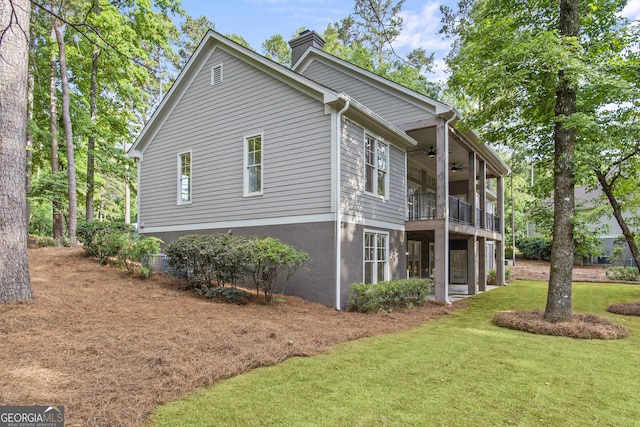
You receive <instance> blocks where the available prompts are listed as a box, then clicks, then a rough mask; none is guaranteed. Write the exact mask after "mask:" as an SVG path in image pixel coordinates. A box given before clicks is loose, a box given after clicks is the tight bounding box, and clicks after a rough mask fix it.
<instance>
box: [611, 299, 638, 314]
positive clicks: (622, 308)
mask: <svg viewBox="0 0 640 427" xmlns="http://www.w3.org/2000/svg"><path fill="white" fill-rule="evenodd" d="M607 311H609V312H611V313H616V314H624V315H627V316H640V302H629V303H620V304H612V305H610V306H609V307H607Z"/></svg>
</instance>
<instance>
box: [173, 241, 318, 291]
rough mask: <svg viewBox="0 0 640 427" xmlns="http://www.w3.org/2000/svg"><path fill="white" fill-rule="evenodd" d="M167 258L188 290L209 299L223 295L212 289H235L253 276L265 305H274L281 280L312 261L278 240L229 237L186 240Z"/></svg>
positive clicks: (176, 242)
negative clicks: (275, 288)
mask: <svg viewBox="0 0 640 427" xmlns="http://www.w3.org/2000/svg"><path fill="white" fill-rule="evenodd" d="M166 254H167V256H168V257H169V258H168V260H167V262H168V263H169V266H171V267H172V268H173V269H174V270H175V271H176V273H177V276H178V277H182V278H186V279H187V287H188V288H193V289H196V290H197V291H198V292H199V293H201V294H203V295H207V296H210V295H214V294H220V293H222V294H224V292H223V291H215V290H212V289H210V288H211V287H213V288H216V287H224V285H225V284H227V283H228V284H231V285H232V287H235V286H236V284H237V283H238V282H239V281H240V280H241V279H243V278H244V277H247V276H251V278H252V279H253V282H254V284H255V286H256V292H257V293H260V291H263V292H264V295H265V300H266V302H270V301H271V298H272V295H273V289H274V287H275V284H276V280H277V278H278V276H279V275H280V274H284V273H286V275H287V280H288V279H289V278H290V277H291V275H292V274H293V273H294V272H295V271H296V270H297V269H298V268H299V267H300V266H302V265H303V264H304V263H305V262H306V261H307V260H308V258H309V255H308V254H306V253H305V252H299V251H297V250H295V249H294V248H292V247H291V246H288V245H286V244H284V243H283V242H281V241H280V240H278V239H274V238H271V237H264V238H256V237H253V238H249V237H242V236H234V235H230V234H209V235H204V234H190V235H187V236H183V237H181V238H179V239H178V240H176V241H175V242H172V243H170V244H169V246H168V247H167V250H166ZM214 296H215V295H214ZM210 297H212V296H210ZM223 297H224V298H226V296H225V295H223Z"/></svg>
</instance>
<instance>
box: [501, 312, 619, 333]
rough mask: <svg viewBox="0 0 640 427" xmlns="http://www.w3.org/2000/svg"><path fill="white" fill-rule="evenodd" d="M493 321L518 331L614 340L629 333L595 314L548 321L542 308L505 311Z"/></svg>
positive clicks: (576, 315) (575, 315)
mask: <svg viewBox="0 0 640 427" xmlns="http://www.w3.org/2000/svg"><path fill="white" fill-rule="evenodd" d="M493 323H494V324H496V325H498V326H502V327H505V328H509V329H515V330H517V331H524V332H530V333H533V334H540V335H555V336H561V337H570V338H583V339H601V340H613V339H618V338H624V337H626V336H628V335H629V330H628V329H626V328H624V327H622V326H620V325H618V324H616V323H613V322H612V321H611V320H609V319H605V318H603V317H598V316H595V315H593V314H574V315H573V317H572V318H571V320H570V321H568V322H557V323H552V322H547V321H546V320H544V313H543V312H542V311H540V310H535V311H533V312H523V311H505V312H501V313H498V314H496V315H495V316H494V317H493Z"/></svg>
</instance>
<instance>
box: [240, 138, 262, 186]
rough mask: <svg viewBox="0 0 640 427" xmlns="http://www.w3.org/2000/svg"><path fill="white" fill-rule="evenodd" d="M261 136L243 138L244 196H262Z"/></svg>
mask: <svg viewBox="0 0 640 427" xmlns="http://www.w3.org/2000/svg"><path fill="white" fill-rule="evenodd" d="M262 149H263V146H262V134H259V135H252V136H247V137H245V138H244V195H245V196H256V195H260V194H262V169H263V168H262V166H263V163H262V153H263V152H262Z"/></svg>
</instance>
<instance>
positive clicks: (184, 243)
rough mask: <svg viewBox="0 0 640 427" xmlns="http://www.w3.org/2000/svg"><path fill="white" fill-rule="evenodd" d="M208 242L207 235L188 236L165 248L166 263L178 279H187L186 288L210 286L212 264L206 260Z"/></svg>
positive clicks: (208, 249) (208, 237) (208, 250)
mask: <svg viewBox="0 0 640 427" xmlns="http://www.w3.org/2000/svg"><path fill="white" fill-rule="evenodd" d="M210 240H211V238H210V236H207V235H203V234H189V235H187V236H182V237H180V238H179V239H178V240H176V241H174V242H171V243H170V244H169V245H168V246H167V250H166V251H165V252H166V254H167V256H168V257H169V258H168V259H167V262H168V263H169V266H170V267H171V268H173V270H174V271H175V272H176V275H177V276H178V277H182V278H186V279H187V287H190V288H195V287H199V286H202V285H210V284H211V281H212V280H213V271H212V268H211V266H212V264H213V263H212V262H211V260H209V259H208V258H207V255H208V254H210V253H211V250H210V244H209V242H210Z"/></svg>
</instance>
